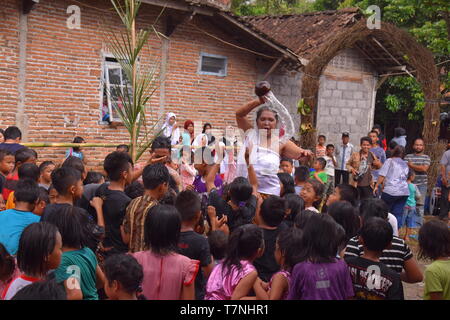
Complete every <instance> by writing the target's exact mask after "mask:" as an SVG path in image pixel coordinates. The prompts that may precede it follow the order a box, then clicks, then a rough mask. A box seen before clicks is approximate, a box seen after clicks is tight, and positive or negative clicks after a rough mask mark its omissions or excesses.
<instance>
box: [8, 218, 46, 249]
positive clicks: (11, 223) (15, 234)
mask: <svg viewBox="0 0 450 320" xmlns="http://www.w3.org/2000/svg"><path fill="white" fill-rule="evenodd" d="M40 220H41V217H40V216H37V215H35V214H34V213H32V212H29V211H20V210H16V209H9V210H5V211H2V212H0V243H2V244H3V245H4V246H5V248H6V250H8V252H9V254H11V255H15V254H16V253H17V249H18V248H19V239H20V236H21V235H22V231H23V229H25V228H26V227H27V226H28V225H30V224H32V223H35V222H39V221H40Z"/></svg>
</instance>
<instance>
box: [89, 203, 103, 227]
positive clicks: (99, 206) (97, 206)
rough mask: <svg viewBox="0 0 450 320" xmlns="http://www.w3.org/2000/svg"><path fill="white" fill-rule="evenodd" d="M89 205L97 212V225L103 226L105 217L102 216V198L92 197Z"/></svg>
mask: <svg viewBox="0 0 450 320" xmlns="http://www.w3.org/2000/svg"><path fill="white" fill-rule="evenodd" d="M90 203H91V206H92V207H93V208H94V209H95V211H96V212H97V225H98V226H99V227H103V228H104V227H105V219H104V216H103V199H102V198H100V197H94V198H93V199H92V200H91V201H90Z"/></svg>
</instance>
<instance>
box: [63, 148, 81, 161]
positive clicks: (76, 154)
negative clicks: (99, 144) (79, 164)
mask: <svg viewBox="0 0 450 320" xmlns="http://www.w3.org/2000/svg"><path fill="white" fill-rule="evenodd" d="M70 156H74V157H77V158H80V159H81V160H83V152H81V151H74V150H73V149H72V148H70V149H67V151H66V157H65V158H66V159H67V158H68V157H70Z"/></svg>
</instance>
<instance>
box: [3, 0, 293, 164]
mask: <svg viewBox="0 0 450 320" xmlns="http://www.w3.org/2000/svg"><path fill="white" fill-rule="evenodd" d="M36 2H38V3H36ZM142 2H143V5H142V7H141V9H140V12H139V15H138V25H137V27H138V28H148V27H150V26H151V25H155V27H156V29H157V30H158V31H159V32H161V33H162V34H164V35H165V36H166V38H163V37H159V38H158V37H157V36H156V35H152V36H151V38H150V40H149V43H148V44H149V46H148V48H146V49H145V51H144V54H143V55H142V59H141V61H140V63H142V64H149V63H153V64H155V65H156V66H157V67H159V68H160V74H161V79H162V80H163V81H161V85H160V88H159V90H157V91H156V93H155V94H154V96H153V98H152V99H151V101H150V105H149V114H148V116H149V118H151V119H157V118H159V117H161V116H164V115H165V114H166V113H167V112H169V111H170V112H175V113H176V114H177V115H178V119H179V122H180V123H181V125H182V123H183V122H184V121H185V120H186V119H191V120H193V121H194V122H196V124H197V125H198V126H201V125H202V123H203V122H205V121H208V122H211V123H212V124H213V126H214V127H216V128H224V127H225V126H226V125H235V118H234V109H235V108H236V106H238V105H240V104H242V103H243V101H246V100H247V99H250V98H251V97H252V95H253V87H254V84H255V82H256V81H257V78H258V65H259V63H260V62H261V61H265V60H267V61H269V62H270V61H275V60H276V59H278V58H279V57H282V59H283V61H284V62H286V63H288V64H291V65H292V67H296V66H300V63H299V61H298V59H297V58H296V56H295V55H293V54H292V53H290V52H289V51H288V50H286V49H285V47H284V46H281V45H278V44H277V43H276V42H275V41H270V40H268V37H267V36H264V35H263V34H262V33H258V32H255V30H252V29H251V28H249V27H248V26H245V25H244V24H242V23H241V22H239V21H238V20H236V19H235V18H234V16H233V15H231V14H229V13H227V12H226V11H224V10H223V8H225V9H226V5H224V4H221V3H220V2H217V3H214V2H211V3H209V2H204V3H203V2H201V3H200V2H190V1H183V0H181V1H164V2H161V1H159V0H143V1H142ZM71 5H76V6H77V7H73V6H72V7H70V8H69V6H71ZM21 6H22V7H21ZM77 11H78V12H79V17H80V24H79V27H80V28H79V29H77V28H75V29H70V28H69V27H68V23H69V24H70V23H72V24H71V25H75V26H76V23H75V24H74V23H73V22H74V20H71V19H72V18H71V17H72V16H73V14H74V13H77ZM161 12H162V13H161ZM158 15H160V16H159V19H158V21H156V20H157V17H158ZM0 17H1V19H0V115H1V116H0V127H3V128H5V127H7V126H9V125H18V126H19V127H20V128H22V131H23V132H24V141H25V142H71V140H72V139H73V137H74V136H76V135H79V136H82V137H84V138H85V140H86V141H87V142H100V143H102V142H103V143H107V142H109V143H117V144H119V143H126V142H127V141H128V136H127V132H126V130H125V128H124V127H123V126H122V127H121V126H110V125H109V124H108V122H105V121H102V120H104V119H105V115H106V114H108V113H110V111H111V109H110V108H109V107H110V103H109V101H108V99H110V98H111V97H107V95H106V94H104V90H103V83H107V84H108V85H109V84H110V85H112V84H120V83H122V82H123V81H124V79H123V76H122V75H121V72H120V68H119V67H118V64H117V63H116V62H114V59H113V57H112V55H111V54H110V52H109V51H108V49H107V44H108V35H109V34H110V32H115V31H119V30H120V28H121V21H120V19H119V17H118V16H117V14H116V13H115V11H114V9H113V8H112V5H111V3H110V1H109V0H99V1H87V0H80V1H66V0H40V1H35V0H23V1H22V0H21V1H16V0H4V1H2V5H1V7H0ZM68 20H69V22H68ZM75 22H76V21H75ZM102 79H103V81H102ZM150 111H151V112H150ZM113 116H114V113H113ZM112 120H117V119H112ZM112 150H113V148H111V149H108V148H106V149H100V148H96V149H95V151H94V149H86V156H87V158H88V159H89V160H90V163H89V165H90V166H95V167H96V166H98V165H99V164H100V162H101V160H102V159H103V158H104V156H105V154H106V153H108V152H111V151H112ZM37 151H38V152H39V154H40V157H41V158H49V159H54V160H60V159H62V156H63V154H64V151H65V150H63V149H61V148H38V149H37Z"/></svg>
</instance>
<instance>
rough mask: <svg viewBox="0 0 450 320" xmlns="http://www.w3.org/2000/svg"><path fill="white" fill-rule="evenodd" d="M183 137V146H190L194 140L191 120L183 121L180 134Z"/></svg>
mask: <svg viewBox="0 0 450 320" xmlns="http://www.w3.org/2000/svg"><path fill="white" fill-rule="evenodd" d="M181 136H182V138H183V146H191V145H192V142H194V123H193V122H192V121H191V120H186V121H185V122H184V132H183V134H182V135H181Z"/></svg>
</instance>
